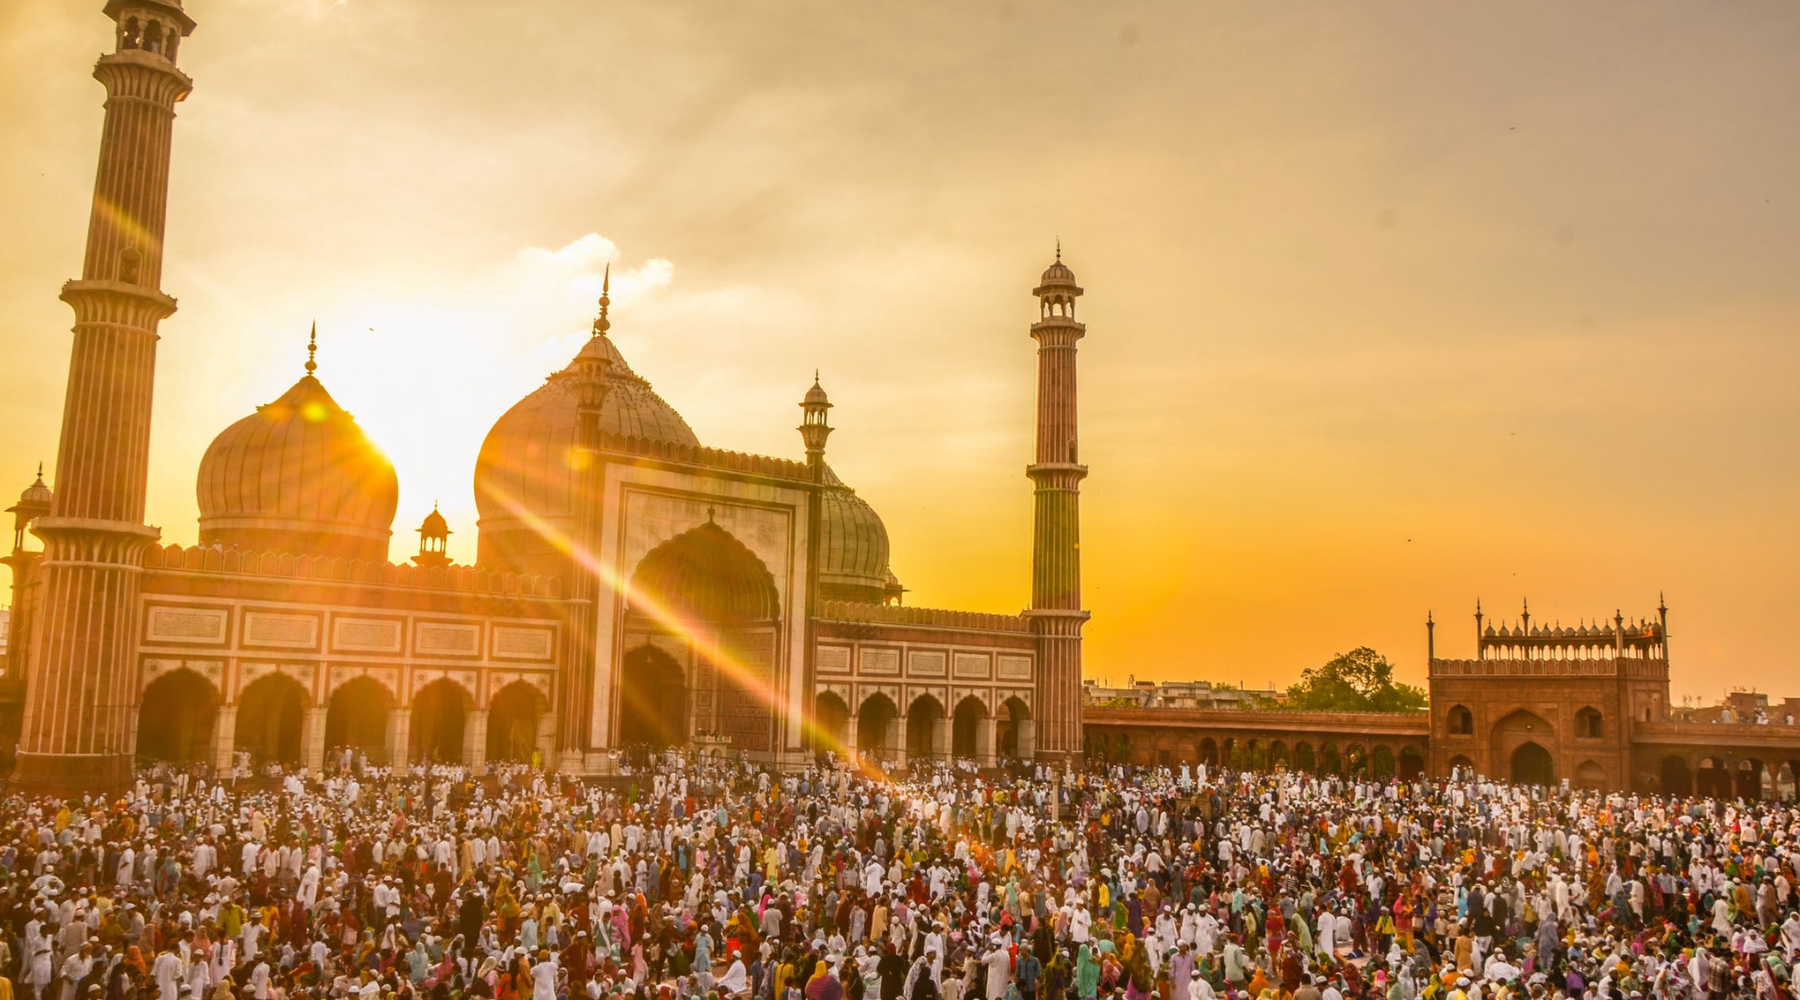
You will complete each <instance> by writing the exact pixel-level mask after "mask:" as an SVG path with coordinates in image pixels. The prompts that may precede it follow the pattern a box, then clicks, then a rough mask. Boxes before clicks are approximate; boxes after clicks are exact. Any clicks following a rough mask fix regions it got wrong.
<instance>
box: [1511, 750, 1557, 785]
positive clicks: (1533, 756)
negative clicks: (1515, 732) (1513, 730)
mask: <svg viewBox="0 0 1800 1000" xmlns="http://www.w3.org/2000/svg"><path fill="white" fill-rule="evenodd" d="M1512 780H1513V782H1514V783H1515V784H1520V785H1548V784H1550V783H1551V782H1553V781H1555V780H1556V762H1555V760H1553V759H1552V758H1551V756H1550V751H1548V750H1546V749H1544V748H1543V746H1542V745H1540V744H1538V743H1534V742H1531V741H1529V740H1527V741H1526V742H1524V743H1521V744H1519V748H1518V749H1517V750H1514V751H1513V755H1512Z"/></svg>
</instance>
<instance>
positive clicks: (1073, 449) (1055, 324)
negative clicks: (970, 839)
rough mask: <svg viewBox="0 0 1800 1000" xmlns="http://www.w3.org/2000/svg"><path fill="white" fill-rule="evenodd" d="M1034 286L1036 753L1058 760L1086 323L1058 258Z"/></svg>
mask: <svg viewBox="0 0 1800 1000" xmlns="http://www.w3.org/2000/svg"><path fill="white" fill-rule="evenodd" d="M1032 294H1033V295H1036V296H1037V297H1038V309H1039V317H1038V321H1037V322H1036V323H1033V324H1032V325H1031V339H1033V340H1035V341H1037V343H1038V409H1037V412H1038V419H1037V461H1035V462H1033V463H1032V464H1031V465H1029V466H1026V468H1025V475H1026V476H1027V477H1028V478H1029V479H1030V480H1031V482H1032V485H1033V486H1035V487H1036V494H1035V496H1036V512H1035V515H1034V517H1033V525H1032V551H1031V610H1029V611H1027V612H1025V613H1026V615H1028V616H1029V617H1030V618H1031V623H1032V630H1033V631H1034V632H1036V633H1037V645H1038V650H1037V651H1038V657H1037V704H1036V705H1035V706H1034V708H1035V715H1036V722H1037V725H1036V732H1035V741H1036V756H1037V758H1038V759H1040V760H1049V761H1051V762H1053V763H1054V762H1058V761H1064V760H1068V759H1070V758H1072V757H1076V756H1079V755H1080V753H1081V626H1082V623H1083V622H1086V621H1087V620H1088V613H1087V612H1086V611H1083V610H1081V512H1080V494H1081V481H1082V480H1083V479H1085V478H1087V466H1085V465H1082V464H1081V458H1080V453H1079V451H1078V450H1077V446H1076V435H1075V342H1076V341H1078V340H1080V339H1081V338H1082V336H1083V335H1084V334H1086V333H1087V327H1085V326H1083V325H1081V324H1080V323H1077V322H1075V300H1076V299H1077V298H1079V297H1080V296H1081V286H1079V285H1077V284H1076V283H1075V273H1074V272H1073V271H1070V270H1069V268H1068V267H1067V266H1066V265H1064V264H1063V262H1062V244H1061V243H1060V242H1058V243H1057V247H1056V263H1054V264H1051V265H1050V267H1049V268H1048V269H1047V270H1046V271H1044V276H1043V279H1042V280H1041V281H1039V282H1038V286H1037V288H1035V289H1033V290H1032Z"/></svg>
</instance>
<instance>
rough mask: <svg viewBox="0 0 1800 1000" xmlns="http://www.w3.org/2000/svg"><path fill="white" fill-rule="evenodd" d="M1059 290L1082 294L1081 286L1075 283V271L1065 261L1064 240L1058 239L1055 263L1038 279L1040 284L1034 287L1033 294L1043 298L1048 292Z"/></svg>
mask: <svg viewBox="0 0 1800 1000" xmlns="http://www.w3.org/2000/svg"><path fill="white" fill-rule="evenodd" d="M1059 291H1064V292H1071V293H1073V294H1075V295H1080V294H1081V286H1080V285H1077V284H1076V283H1075V272H1074V271H1071V270H1069V265H1067V264H1064V263H1063V259H1062V240H1057V241H1056V261H1055V263H1053V264H1051V265H1050V266H1049V267H1046V268H1044V274H1043V276H1042V277H1041V278H1039V279H1038V286H1037V287H1036V288H1034V289H1032V294H1033V295H1036V296H1038V297H1040V298H1041V297H1043V296H1044V295H1046V294H1050V293H1054V292H1059Z"/></svg>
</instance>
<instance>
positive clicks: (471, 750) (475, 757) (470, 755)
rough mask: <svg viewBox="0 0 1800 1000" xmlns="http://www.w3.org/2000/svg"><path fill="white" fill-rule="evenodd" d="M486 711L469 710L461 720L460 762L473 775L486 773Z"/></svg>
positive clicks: (482, 709) (478, 709) (483, 709)
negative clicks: (467, 767) (461, 743)
mask: <svg viewBox="0 0 1800 1000" xmlns="http://www.w3.org/2000/svg"><path fill="white" fill-rule="evenodd" d="M487 729H488V710H487V709H485V708H476V709H471V710H470V711H469V714H468V716H467V717H466V718H464V719H463V748H462V760H463V763H464V764H467V765H468V766H469V770H470V772H472V773H474V774H485V773H486V772H487V744H488V739H487V736H488V731H487Z"/></svg>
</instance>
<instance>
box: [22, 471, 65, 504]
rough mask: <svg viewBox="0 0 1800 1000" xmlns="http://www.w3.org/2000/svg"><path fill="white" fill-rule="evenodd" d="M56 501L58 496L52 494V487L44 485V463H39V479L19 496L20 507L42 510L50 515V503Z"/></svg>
mask: <svg viewBox="0 0 1800 1000" xmlns="http://www.w3.org/2000/svg"><path fill="white" fill-rule="evenodd" d="M55 499H56V494H54V493H52V492H50V487H48V486H45V485H44V463H42V462H39V463H38V471H37V479H35V480H33V481H32V484H31V485H30V486H27V487H25V492H23V493H21V494H19V506H20V507H23V508H29V509H32V510H39V509H41V510H42V511H43V512H44V513H46V514H48V513H50V503H51V501H53V500H55Z"/></svg>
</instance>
